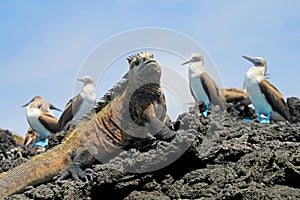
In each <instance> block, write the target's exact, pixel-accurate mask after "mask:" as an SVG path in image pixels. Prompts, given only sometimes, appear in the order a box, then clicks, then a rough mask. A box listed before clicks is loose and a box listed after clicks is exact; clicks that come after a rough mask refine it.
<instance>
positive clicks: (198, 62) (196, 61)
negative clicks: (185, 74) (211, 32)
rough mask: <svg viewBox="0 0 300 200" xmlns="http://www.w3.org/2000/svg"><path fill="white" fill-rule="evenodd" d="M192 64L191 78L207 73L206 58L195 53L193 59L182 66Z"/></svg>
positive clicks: (190, 67) (190, 68) (190, 69)
mask: <svg viewBox="0 0 300 200" xmlns="http://www.w3.org/2000/svg"><path fill="white" fill-rule="evenodd" d="M186 64H191V65H190V66H189V74H190V76H198V75H200V74H202V73H203V72H205V69H204V57H203V55H202V54H201V53H199V52H195V53H193V54H192V55H191V57H190V58H189V59H188V60H187V61H185V62H183V63H182V64H181V65H186Z"/></svg>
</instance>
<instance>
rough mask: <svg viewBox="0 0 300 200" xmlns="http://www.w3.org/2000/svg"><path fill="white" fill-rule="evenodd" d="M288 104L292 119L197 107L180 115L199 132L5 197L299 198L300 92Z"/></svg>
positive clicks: (185, 124) (132, 151)
mask: <svg viewBox="0 0 300 200" xmlns="http://www.w3.org/2000/svg"><path fill="white" fill-rule="evenodd" d="M288 105H289V109H290V113H291V117H292V119H293V121H292V122H293V123H285V122H276V123H275V122H274V123H272V124H260V123H257V122H255V121H254V120H253V121H252V122H249V123H245V122H243V121H242V120H241V119H240V116H238V115H237V116H233V115H232V114H230V113H229V114H228V113H225V112H221V111H219V110H218V109H213V110H212V112H211V114H210V115H209V116H208V117H207V118H204V117H203V116H202V115H200V114H199V113H198V112H195V111H193V110H191V112H187V113H182V114H181V115H180V116H178V120H180V121H181V125H180V127H179V129H180V130H187V129H194V130H196V131H197V133H196V135H195V138H194V139H191V138H189V137H183V136H182V137H181V136H178V137H176V138H175V139H174V140H173V141H171V142H162V141H157V142H156V145H155V147H153V148H152V149H150V150H148V151H145V152H140V151H138V150H136V149H130V150H128V151H124V152H122V153H120V154H119V155H118V156H116V157H115V158H112V159H111V160H110V161H109V162H108V163H104V164H100V163H97V164H94V165H93V166H92V167H91V168H92V170H93V181H92V182H88V183H83V182H76V181H73V180H64V181H57V180H53V181H51V182H49V183H45V184H41V185H38V186H34V187H31V188H28V189H27V190H26V191H24V192H23V193H21V194H15V195H12V196H11V197H8V198H6V199H41V200H42V199H56V200H60V199H99V198H100V197H101V198H104V197H105V196H108V197H109V199H126V200H138V199H300V126H299V113H300V107H299V99H298V98H289V100H288ZM251 112H252V111H251ZM58 137H61V135H59V136H58ZM53 141H56V142H58V141H60V139H59V140H58V139H55V138H54V140H53ZM12 145H13V144H12ZM168 159H169V160H172V162H167V161H168ZM0 168H1V167H0Z"/></svg>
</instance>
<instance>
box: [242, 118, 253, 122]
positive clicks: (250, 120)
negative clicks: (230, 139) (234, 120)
mask: <svg viewBox="0 0 300 200" xmlns="http://www.w3.org/2000/svg"><path fill="white" fill-rule="evenodd" d="M243 121H244V122H252V119H247V118H244V119H243Z"/></svg>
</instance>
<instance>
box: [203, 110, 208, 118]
mask: <svg viewBox="0 0 300 200" xmlns="http://www.w3.org/2000/svg"><path fill="white" fill-rule="evenodd" d="M202 114H203V116H204V117H207V115H208V109H206V110H205V111H204V112H203V113H202Z"/></svg>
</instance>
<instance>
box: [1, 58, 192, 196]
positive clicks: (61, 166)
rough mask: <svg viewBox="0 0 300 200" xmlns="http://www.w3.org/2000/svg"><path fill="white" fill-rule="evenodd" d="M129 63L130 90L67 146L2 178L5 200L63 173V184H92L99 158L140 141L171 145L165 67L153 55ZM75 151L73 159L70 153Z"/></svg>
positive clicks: (81, 126)
mask: <svg viewBox="0 0 300 200" xmlns="http://www.w3.org/2000/svg"><path fill="white" fill-rule="evenodd" d="M128 60H129V64H130V70H129V72H128V81H127V83H126V84H127V85H126V87H123V89H120V90H119V91H118V92H117V93H115V94H114V95H113V96H112V97H111V101H110V102H109V103H107V105H105V106H104V107H103V108H101V109H100V110H98V111H97V113H93V114H89V116H88V118H87V119H85V120H82V121H80V122H79V123H78V124H77V125H76V128H75V129H73V130H69V133H67V137H66V138H65V139H64V141H63V143H62V144H60V145H58V146H56V147H54V148H53V149H50V150H49V151H47V152H45V153H43V154H40V155H37V156H35V157H33V158H32V159H31V160H30V161H28V162H27V163H24V164H22V165H20V166H18V167H16V168H14V169H12V170H10V171H8V172H7V173H5V174H2V175H0V177H2V178H1V179H0V198H3V197H6V196H8V195H10V194H13V193H15V192H17V191H19V190H21V189H23V188H25V187H26V186H29V185H36V184H39V183H43V182H47V181H50V180H51V179H52V178H53V177H54V176H57V175H58V174H60V173H61V172H63V173H62V175H61V176H60V178H59V180H61V179H65V178H66V177H68V176H71V177H72V178H73V179H75V180H87V179H88V177H87V175H88V174H86V173H85V172H84V169H85V168H87V167H89V166H90V165H91V164H92V163H93V162H94V161H95V160H96V159H97V160H99V161H100V162H106V161H108V160H109V159H110V158H112V157H113V156H114V155H116V154H118V153H119V152H120V151H122V150H124V149H127V148H131V147H133V146H134V144H135V142H136V141H141V140H142V141H144V140H146V141H147V140H149V139H150V140H153V138H155V139H158V140H165V141H170V140H171V139H173V138H174V137H175V136H176V135H177V132H174V131H171V130H170V129H169V128H168V127H167V125H166V123H167V122H168V116H167V113H166V102H165V98H164V94H163V93H162V89H161V86H160V77H161V68H160V66H159V64H158V63H157V62H156V61H155V60H154V58H153V55H152V54H151V53H149V52H142V53H141V54H136V55H134V56H131V57H130V58H129V59H128ZM191 132H193V133H194V131H187V132H185V133H183V134H187V135H191V134H190V133H191ZM150 140H149V141H150ZM74 153H75V156H74V158H73V159H72V160H71V156H70V154H72V155H74Z"/></svg>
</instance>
